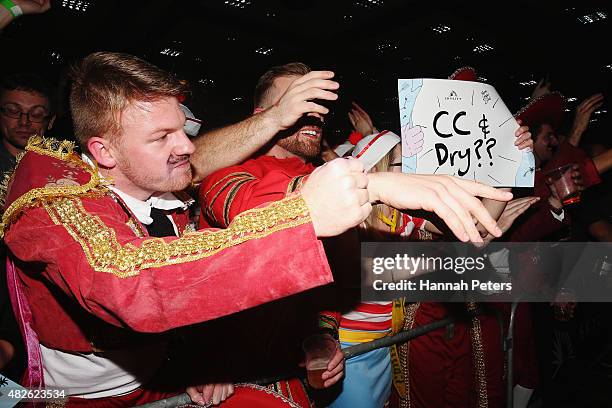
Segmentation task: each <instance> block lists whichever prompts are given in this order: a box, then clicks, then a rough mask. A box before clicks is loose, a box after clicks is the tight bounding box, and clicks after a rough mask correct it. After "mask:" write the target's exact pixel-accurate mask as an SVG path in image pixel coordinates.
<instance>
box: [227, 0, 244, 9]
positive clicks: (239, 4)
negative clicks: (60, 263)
mask: <svg viewBox="0 0 612 408" xmlns="http://www.w3.org/2000/svg"><path fill="white" fill-rule="evenodd" d="M224 3H225V5H226V6H229V7H234V8H239V9H243V8H245V7H247V6H250V5H251V0H225V2H224Z"/></svg>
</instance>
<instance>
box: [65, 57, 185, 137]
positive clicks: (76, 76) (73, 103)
mask: <svg viewBox="0 0 612 408" xmlns="http://www.w3.org/2000/svg"><path fill="white" fill-rule="evenodd" d="M71 78H72V87H71V90H70V110H71V113H72V120H73V122H74V131H75V136H76V138H77V140H78V141H79V143H81V146H84V145H85V144H86V143H87V141H88V140H89V139H90V138H92V137H93V136H98V135H102V134H105V133H106V134H109V135H111V136H118V135H119V134H120V133H121V113H122V112H123V110H124V109H125V108H126V107H127V105H128V104H129V103H131V102H133V101H156V100H158V99H161V98H165V97H176V98H179V97H180V96H181V95H184V94H185V93H186V92H187V82H186V81H182V80H179V79H178V78H176V77H174V76H173V75H172V74H170V73H169V72H167V71H164V70H163V69H161V68H158V67H156V66H155V65H152V64H150V63H148V62H146V61H144V60H142V59H140V58H138V57H135V56H133V55H129V54H122V53H114V52H96V53H93V54H90V55H88V56H87V57H85V58H84V59H83V60H82V61H81V63H80V64H78V65H76V66H74V67H73V68H72V72H71Z"/></svg>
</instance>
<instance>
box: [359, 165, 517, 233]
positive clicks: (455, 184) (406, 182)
mask: <svg viewBox="0 0 612 408" xmlns="http://www.w3.org/2000/svg"><path fill="white" fill-rule="evenodd" d="M368 176H369V180H370V181H369V184H368V191H369V192H370V202H383V203H385V204H387V205H389V206H391V207H393V208H397V209H405V210H408V209H410V210H421V209H422V210H425V211H429V212H433V213H436V214H437V215H438V216H439V217H440V218H441V219H442V220H443V221H444V222H445V223H446V225H448V227H449V228H450V229H451V231H452V232H453V233H454V234H455V235H456V236H457V238H458V239H459V240H461V241H464V242H465V241H472V242H477V243H481V242H483V241H482V237H481V236H480V233H479V232H478V230H477V229H476V226H475V224H476V222H480V223H481V224H482V226H483V227H484V228H485V229H486V230H487V231H488V232H489V233H490V234H491V235H493V236H494V237H499V236H501V234H502V231H501V230H500V228H499V227H498V226H497V225H496V222H495V220H494V219H493V218H492V217H491V215H490V214H489V212H488V211H487V209H486V208H485V207H484V206H483V205H482V202H481V201H480V200H479V199H478V198H476V197H483V198H490V199H492V200H497V201H509V200H510V199H512V193H510V192H505V191H500V190H497V189H495V188H493V187H490V186H487V185H485V184H482V183H478V182H475V181H470V180H463V179H460V178H457V177H453V176H445V175H423V174H404V173H372V174H369V175H368Z"/></svg>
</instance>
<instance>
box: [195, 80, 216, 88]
mask: <svg viewBox="0 0 612 408" xmlns="http://www.w3.org/2000/svg"><path fill="white" fill-rule="evenodd" d="M198 83H200V84H202V85H205V86H213V85H214V84H215V81H213V80H212V79H208V78H201V79H199V80H198Z"/></svg>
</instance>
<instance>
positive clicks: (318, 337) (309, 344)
mask: <svg viewBox="0 0 612 408" xmlns="http://www.w3.org/2000/svg"><path fill="white" fill-rule="evenodd" d="M302 348H303V349H304V353H305V354H306V372H307V374H308V383H309V384H310V385H311V386H312V387H313V388H317V389H321V388H323V383H324V381H323V378H321V376H322V375H323V373H324V372H325V371H327V365H328V364H329V361H330V360H331V359H332V358H333V356H334V354H335V353H336V350H337V349H338V343H337V342H336V341H335V340H334V339H333V338H332V337H331V336H330V335H329V334H315V335H312V336H310V337H307V338H306V339H305V340H304V342H303V343H302Z"/></svg>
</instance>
